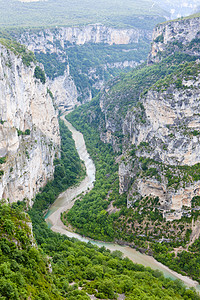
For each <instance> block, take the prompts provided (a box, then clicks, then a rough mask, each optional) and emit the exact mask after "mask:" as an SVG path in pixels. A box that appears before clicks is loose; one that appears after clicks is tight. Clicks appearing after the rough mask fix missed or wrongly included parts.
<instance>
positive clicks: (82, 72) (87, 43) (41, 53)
mask: <svg viewBox="0 0 200 300" xmlns="http://www.w3.org/2000/svg"><path fill="white" fill-rule="evenodd" d="M151 36H152V30H144V29H138V28H129V29H117V28H111V27H108V26H105V25H100V24H96V25H87V26H82V27H60V28H52V29H43V30H35V31H34V30H25V31H24V32H23V33H21V34H16V36H15V37H16V39H17V40H18V41H19V42H20V43H22V44H25V45H26V46H27V47H28V49H29V50H31V51H33V52H34V53H35V54H36V56H37V59H38V60H39V61H41V62H42V63H43V64H44V67H45V71H46V73H47V76H48V77H49V79H50V81H49V86H50V89H51V90H52V91H54V94H55V101H56V104H57V105H58V106H59V109H63V108H69V107H74V106H75V105H78V104H80V103H84V102H87V101H90V100H91V99H92V97H94V96H95V95H96V93H97V92H98V91H99V89H100V88H101V87H102V86H103V84H104V83H105V82H106V81H108V80H109V79H111V78H113V77H114V76H117V75H118V74H119V73H120V72H121V71H122V70H124V71H126V70H130V68H134V67H136V66H137V65H139V64H140V63H142V62H143V59H144V58H145V57H146V55H147V53H148V50H149V49H148V48H149V44H150V41H151ZM97 45H100V46H99V48H95V47H97ZM117 45H118V50H117V52H116V47H117ZM122 45H124V47H125V46H127V47H125V48H123V47H121V46H122ZM128 45H132V46H131V47H128ZM84 47H85V48H84ZM86 47H88V49H87V48H86ZM104 47H107V48H106V50H105V49H104ZM112 47H113V48H112ZM96 50H97V51H96ZM101 51H102V52H103V54H102V52H101ZM88 53H90V54H89V56H88ZM143 53H145V55H143ZM111 56H112V58H110V57H111Z"/></svg>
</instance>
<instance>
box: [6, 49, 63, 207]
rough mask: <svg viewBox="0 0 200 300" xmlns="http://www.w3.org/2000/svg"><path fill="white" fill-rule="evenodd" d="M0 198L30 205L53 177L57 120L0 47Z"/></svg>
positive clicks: (14, 57) (38, 87) (29, 73)
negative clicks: (37, 193) (24, 200)
mask: <svg viewBox="0 0 200 300" xmlns="http://www.w3.org/2000/svg"><path fill="white" fill-rule="evenodd" d="M0 53H1V55H0V120H1V124H0V156H1V159H0V161H1V165H0V169H1V171H0V172H1V178H0V198H6V199H7V198H9V200H10V202H13V201H18V200H23V199H24V198H28V199H29V200H31V199H32V198H33V197H34V195H35V194H36V192H38V191H39V188H40V187H43V186H44V185H45V183H46V182H47V180H48V179H50V178H52V176H53V171H54V167H53V160H54V157H55V154H56V153H57V155H59V145H60V137H59V125H58V120H57V114H56V112H55V109H54V105H53V103H52V99H51V97H50V95H49V93H48V90H47V86H46V84H42V83H41V82H40V80H39V79H36V78H35V77H34V71H35V65H34V63H31V65H30V66H26V65H25V64H24V63H23V61H22V58H21V57H20V55H19V54H16V53H15V54H14V53H13V52H12V51H10V50H9V49H7V48H6V47H5V46H3V45H1V44H0Z"/></svg>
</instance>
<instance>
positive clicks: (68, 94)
mask: <svg viewBox="0 0 200 300" xmlns="http://www.w3.org/2000/svg"><path fill="white" fill-rule="evenodd" d="M49 87H50V90H51V92H52V93H53V95H54V100H55V103H56V105H57V106H58V107H59V109H60V110H62V111H66V110H69V109H72V108H74V106H75V105H79V104H80V103H79V102H78V101H77V99H78V91H77V88H76V85H75V83H74V81H73V78H72V77H71V76H70V74H69V68H68V69H67V70H66V71H65V73H64V75H63V76H59V77H56V78H54V80H49Z"/></svg>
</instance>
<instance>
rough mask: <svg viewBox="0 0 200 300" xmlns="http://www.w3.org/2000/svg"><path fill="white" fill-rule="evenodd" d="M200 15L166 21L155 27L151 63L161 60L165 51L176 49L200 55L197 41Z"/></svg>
mask: <svg viewBox="0 0 200 300" xmlns="http://www.w3.org/2000/svg"><path fill="white" fill-rule="evenodd" d="M199 26H200V17H196V18H186V19H183V20H177V21H171V22H166V23H163V24H159V25H158V26H156V27H155V29H154V32H153V43H152V48H151V52H150V54H149V57H148V62H149V63H155V62H159V61H160V60H161V58H162V55H163V53H164V52H167V55H169V54H174V52H175V51H177V52H183V53H187V54H189V55H195V56H200V49H199V47H196V45H195V44H196V43H198V40H199V39H200V32H199Z"/></svg>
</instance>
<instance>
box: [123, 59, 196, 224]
mask: <svg viewBox="0 0 200 300" xmlns="http://www.w3.org/2000/svg"><path fill="white" fill-rule="evenodd" d="M196 66H197V67H198V69H200V65H199V63H198V62H197V63H196ZM193 67H195V65H194V66H193ZM199 86H200V74H199V75H198V77H197V78H196V79H195V80H194V79H193V80H191V79H190V80H189V79H188V78H186V77H185V79H183V82H182V87H181V88H177V87H176V86H175V84H173V83H172V84H171V85H169V87H167V88H166V90H164V91H162V92H161V91H158V90H157V89H156V87H153V88H152V89H150V90H149V91H148V93H147V94H146V95H145V96H143V97H141V99H140V101H141V103H142V104H141V106H140V108H139V109H138V108H135V109H133V110H132V111H129V112H128V113H127V116H126V118H125V120H124V123H123V134H124V136H129V139H130V141H131V143H132V145H133V146H134V155H136V156H134V157H133V156H131V155H130V153H131V150H130V148H129V150H128V151H125V156H126V160H127V162H128V163H127V164H126V165H124V162H122V163H121V165H120V168H119V178H120V191H121V192H124V191H128V189H129V187H130V185H129V184H130V182H131V180H132V181H134V183H133V185H132V188H131V189H132V190H131V191H130V195H131V194H132V193H133V191H134V193H138V195H142V196H143V197H144V196H146V195H153V196H155V197H159V199H160V204H161V208H162V209H163V213H164V216H165V217H166V218H167V219H168V220H169V219H173V218H180V217H181V216H182V213H183V207H188V208H191V200H192V198H193V197H195V196H200V181H199V177H198V175H197V176H196V175H195V174H198V172H199V163H200V155H199V153H200V148H199V144H200V135H199V133H200V119H199V116H200V111H199V98H200V92H199ZM141 116H142V118H141ZM130 162H134V168H133V169H130ZM136 198H137V197H136ZM136 198H135V199H136ZM128 205H131V202H130V201H129V202H128ZM172 211H173V212H172Z"/></svg>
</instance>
